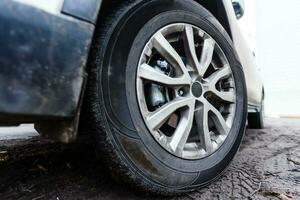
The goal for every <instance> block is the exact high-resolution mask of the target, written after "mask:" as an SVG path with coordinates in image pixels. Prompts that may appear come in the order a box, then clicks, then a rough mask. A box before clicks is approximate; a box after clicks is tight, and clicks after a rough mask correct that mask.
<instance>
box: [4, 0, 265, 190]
mask: <svg viewBox="0 0 300 200" xmlns="http://www.w3.org/2000/svg"><path fill="white" fill-rule="evenodd" d="M0 13H1V14H0V47H1V48H0V65H1V67H0V91H1V93H0V124H2V125H7V124H20V123H34V124H35V128H36V130H37V131H38V132H39V133H40V134H41V135H42V136H48V137H50V138H53V139H56V140H59V141H62V142H70V141H72V140H74V139H76V136H77V133H79V134H86V133H90V135H91V136H92V137H94V141H95V143H96V146H97V150H98V151H99V153H100V154H101V155H102V159H103V161H104V162H103V163H105V164H106V165H107V167H108V168H109V169H110V171H111V172H112V174H113V177H115V178H116V179H118V180H122V181H124V182H125V183H129V185H131V186H134V187H135V188H137V189H139V190H142V191H145V192H147V193H156V194H161V195H177V194H182V193H185V192H188V191H192V190H195V189H197V188H199V187H202V186H205V185H207V184H209V183H211V182H213V181H215V180H216V178H218V177H219V176H220V175H221V174H222V172H224V171H225V169H226V168H227V167H228V165H229V164H230V162H231V161H232V159H233V157H234V155H235V154H236V152H237V151H238V148H239V146H240V144H241V140H242V138H243V135H244V132H245V126H246V121H247V118H248V126H249V127H253V128H263V126H264V123H263V120H264V114H263V112H264V109H263V105H264V104H263V102H264V89H263V84H262V81H261V79H260V78H259V75H258V72H257V68H256V64H255V59H254V55H253V53H252V51H251V50H250V49H249V47H248V45H247V43H246V42H245V39H244V37H243V35H242V33H241V31H240V28H239V26H238V23H237V18H240V17H242V16H243V13H244V5H243V2H242V1H238V0H234V1H231V0H220V1H219V0H126V1H125V0H116V1H111V0H102V1H101V0H91V1H85V0H51V1H45V0H35V1H32V0H3V1H1V2H0ZM78 125H79V129H78ZM78 130H79V131H78Z"/></svg>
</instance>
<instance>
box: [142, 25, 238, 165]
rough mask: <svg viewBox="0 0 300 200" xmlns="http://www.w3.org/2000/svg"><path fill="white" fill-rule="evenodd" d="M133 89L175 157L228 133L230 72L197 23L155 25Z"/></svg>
mask: <svg viewBox="0 0 300 200" xmlns="http://www.w3.org/2000/svg"><path fill="white" fill-rule="evenodd" d="M136 89H137V99H138V103H139V108H140V111H141V115H142V116H143V119H144V122H145V124H146V126H147V128H148V130H149V132H150V133H151V134H152V136H153V137H154V138H155V140H156V141H157V142H158V143H159V144H160V146H161V147H163V148H164V149H165V150H167V151H168V152H170V153H171V154H173V155H175V156H177V157H180V158H183V159H200V158H203V157H206V156H209V155H211V154H212V153H214V152H215V151H217V150H218V149H219V148H220V146H221V145H222V144H223V143H224V141H225V139H226V138H227V136H228V135H229V132H230V129H231V127H232V123H233V119H234V112H235V105H236V90H235V81H234V77H233V74H232V71H231V68H230V65H229V62H228V60H227V58H226V56H225V54H224V52H223V51H222V49H221V48H220V46H219V45H218V44H217V43H216V41H215V40H214V39H213V38H212V37H211V36H210V35H209V34H207V33H206V32H205V31H204V30H202V29H201V28H198V27H196V26H194V25H191V24H186V23H175V24H170V25H168V26H166V27H163V28H162V29H160V30H158V31H157V32H156V33H155V34H154V35H153V36H152V37H151V38H150V40H149V42H148V43H147V44H146V45H145V48H144V50H143V52H142V54H141V57H140V62H139V64H138V70H137V81H136Z"/></svg>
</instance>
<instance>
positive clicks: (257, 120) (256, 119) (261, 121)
mask: <svg viewBox="0 0 300 200" xmlns="http://www.w3.org/2000/svg"><path fill="white" fill-rule="evenodd" d="M264 106H265V104H264V99H262V101H261V106H260V111H258V112H256V113H249V114H248V127H249V128H250V129H263V128H264V127H265V108H264Z"/></svg>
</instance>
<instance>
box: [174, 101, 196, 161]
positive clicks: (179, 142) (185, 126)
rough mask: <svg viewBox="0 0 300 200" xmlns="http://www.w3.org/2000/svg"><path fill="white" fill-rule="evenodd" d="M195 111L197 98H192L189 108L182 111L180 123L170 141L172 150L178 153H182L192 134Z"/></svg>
mask: <svg viewBox="0 0 300 200" xmlns="http://www.w3.org/2000/svg"><path fill="white" fill-rule="evenodd" d="M194 111H195V100H192V101H190V103H189V109H188V110H186V111H184V112H183V113H182V116H181V119H180V121H179V124H178V126H177V128H176V130H175V132H174V135H173V136H172V138H171V141H170V143H169V145H170V147H171V149H172V151H173V152H175V154H176V155H179V156H181V155H182V152H183V148H184V145H185V144H186V142H187V139H188V137H189V135H190V132H191V129H192V126H193V120H194Z"/></svg>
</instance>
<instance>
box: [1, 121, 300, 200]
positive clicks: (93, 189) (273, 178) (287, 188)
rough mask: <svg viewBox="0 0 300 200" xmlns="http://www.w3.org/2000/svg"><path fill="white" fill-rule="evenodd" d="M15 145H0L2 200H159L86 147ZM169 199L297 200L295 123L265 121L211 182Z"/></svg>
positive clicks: (299, 146) (298, 136)
mask: <svg viewBox="0 0 300 200" xmlns="http://www.w3.org/2000/svg"><path fill="white" fill-rule="evenodd" d="M16 141H19V140H14V141H6V142H3V141H2V142H1V141H0V160H2V161H0V199H1V200H5V199H8V200H12V199H14V200H15V199H33V200H39V199H55V200H64V199H107V200H109V199H112V200H118V199H131V200H138V199H161V198H159V197H143V194H139V193H137V192H135V191H134V190H131V189H129V188H128V187H127V186H126V185H124V184H122V183H116V182H115V181H113V180H112V179H111V178H110V177H109V176H108V175H107V174H108V173H107V171H106V169H105V167H102V166H103V164H101V161H96V159H94V158H95V153H94V151H93V149H92V148H91V145H89V144H88V143H84V144H72V145H68V146H61V145H59V144H55V143H48V142H47V141H40V140H39V139H36V138H33V139H30V140H29V141H28V142H27V143H26V142H25V143H24V142H23V141H19V143H20V142H21V145H16ZM26 149H27V150H28V149H30V151H26ZM169 199H176V200H189V199H199V200H200V199H284V200H289V199H300V120H293V119H268V120H267V128H266V129H264V130H247V132H246V136H245V138H244V141H243V144H242V146H241V148H240V151H239V153H238V155H237V156H236V158H235V159H234V161H233V163H232V164H231V166H230V167H229V169H228V170H227V172H226V173H225V174H224V175H223V176H222V177H221V178H220V179H219V180H218V181H217V182H216V183H214V184H211V185H210V186H208V187H206V188H203V189H200V190H198V191H196V192H194V193H190V194H186V195H184V196H182V197H176V198H169Z"/></svg>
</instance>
